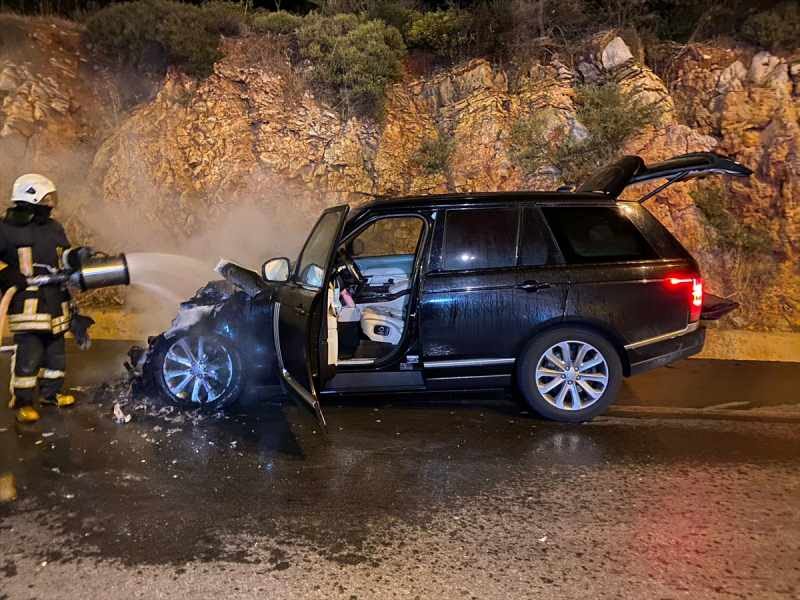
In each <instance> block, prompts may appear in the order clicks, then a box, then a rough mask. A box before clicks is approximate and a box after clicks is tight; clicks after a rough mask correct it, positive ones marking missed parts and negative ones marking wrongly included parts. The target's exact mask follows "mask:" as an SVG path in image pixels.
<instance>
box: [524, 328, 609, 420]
mask: <svg viewBox="0 0 800 600" xmlns="http://www.w3.org/2000/svg"><path fill="white" fill-rule="evenodd" d="M621 384H622V361H621V360H620V357H619V353H618V352H617V350H616V348H614V346H613V345H612V344H611V343H610V342H609V341H608V340H607V339H606V338H605V337H603V336H602V335H600V334H598V333H595V332H594V331H591V330H589V329H584V328H580V327H559V328H557V329H552V330H550V331H546V332H544V333H542V334H541V335H538V336H537V337H535V338H534V339H533V340H531V342H530V343H529V344H528V346H527V348H526V349H525V352H523V354H522V356H521V357H520V360H519V361H518V363H517V385H518V387H519V390H520V392H521V393H522V395H523V397H524V398H525V400H526V402H527V403H528V405H529V406H530V407H531V408H532V409H533V410H534V411H536V412H537V413H538V414H540V415H541V416H543V417H545V418H546V419H551V420H553V421H563V422H568V423H579V422H581V421H588V420H590V419H592V418H593V417H595V416H597V415H599V414H602V413H603V412H605V411H606V410H607V409H608V407H609V406H610V405H611V404H612V403H613V402H614V400H615V399H616V397H617V393H618V392H619V388H620V385H621Z"/></svg>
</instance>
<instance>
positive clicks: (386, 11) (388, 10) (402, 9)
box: [366, 0, 415, 38]
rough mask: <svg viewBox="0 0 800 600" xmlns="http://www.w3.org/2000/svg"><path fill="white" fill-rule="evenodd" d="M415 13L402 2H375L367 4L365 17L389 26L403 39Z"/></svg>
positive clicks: (385, 0) (381, 0)
mask: <svg viewBox="0 0 800 600" xmlns="http://www.w3.org/2000/svg"><path fill="white" fill-rule="evenodd" d="M414 14H415V11H414V10H412V9H411V8H410V7H409V6H406V5H405V4H404V3H403V2H393V1H392V0H376V1H373V2H370V3H369V6H368V7H367V9H366V15H367V17H368V18H370V19H379V20H381V21H383V22H384V23H386V24H387V25H391V26H392V27H394V28H395V29H397V31H399V32H400V34H401V35H402V36H403V37H404V38H405V37H406V36H407V34H408V30H409V28H410V27H411V22H412V20H413V19H414Z"/></svg>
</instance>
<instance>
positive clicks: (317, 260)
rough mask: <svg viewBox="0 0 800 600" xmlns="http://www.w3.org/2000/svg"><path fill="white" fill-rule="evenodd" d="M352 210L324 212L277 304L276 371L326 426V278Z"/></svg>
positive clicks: (280, 291)
mask: <svg viewBox="0 0 800 600" xmlns="http://www.w3.org/2000/svg"><path fill="white" fill-rule="evenodd" d="M348 210H349V209H348V207H347V206H337V207H335V208H331V209H329V210H326V211H325V212H324V213H322V216H321V217H320V218H319V220H318V221H317V224H316V225H315V226H314V229H313V230H312V231H311V235H309V236H308V239H307V240H306V244H305V246H304V247H303V251H302V252H301V253H300V258H299V259H298V261H297V265H296V267H295V271H294V273H293V274H292V276H291V277H290V279H289V281H288V282H286V284H285V285H283V286H282V287H281V289H280V290H279V291H278V294H277V301H276V302H275V316H274V328H275V331H274V334H275V349H276V352H277V355H278V368H279V369H280V372H281V375H282V377H283V379H284V381H286V383H287V384H288V386H289V387H290V388H292V390H293V391H294V392H295V393H296V394H297V396H298V397H299V398H300V399H301V400H302V401H303V403H304V404H305V405H306V406H307V407H308V408H309V409H311V410H312V411H313V413H314V416H315V417H316V418H317V420H318V421H319V423H320V425H321V426H322V427H323V428H324V427H325V426H326V424H325V416H324V415H323V414H322V408H321V407H320V405H319V399H318V396H317V390H316V382H315V377H316V374H317V373H318V371H319V365H318V364H317V363H318V361H319V348H318V344H319V337H320V329H319V328H320V326H321V324H322V322H323V321H324V314H325V309H326V307H325V302H326V301H327V294H326V291H325V282H326V280H327V276H326V275H327V272H328V268H329V267H330V264H331V260H332V258H333V253H334V250H335V248H336V242H337V240H338V239H339V236H340V234H341V231H342V227H343V226H344V221H345V218H346V217H347V211H348Z"/></svg>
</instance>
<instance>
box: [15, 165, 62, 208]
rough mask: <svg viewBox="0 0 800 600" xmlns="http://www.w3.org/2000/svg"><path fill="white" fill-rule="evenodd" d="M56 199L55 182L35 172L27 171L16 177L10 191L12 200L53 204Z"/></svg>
mask: <svg viewBox="0 0 800 600" xmlns="http://www.w3.org/2000/svg"><path fill="white" fill-rule="evenodd" d="M51 194H52V195H51ZM48 196H49V197H48ZM56 199H57V198H56V186H55V184H54V183H53V182H52V181H50V180H49V179H48V178H47V177H45V176H43V175H37V174H36V173H28V174H27V175H23V176H22V177H20V178H18V179H17V180H16V181H15V182H14V189H13V191H12V192H11V201H12V202H27V203H29V204H44V205H53V204H55V202H56Z"/></svg>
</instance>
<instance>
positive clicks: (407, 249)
mask: <svg viewBox="0 0 800 600" xmlns="http://www.w3.org/2000/svg"><path fill="white" fill-rule="evenodd" d="M421 233H422V219H420V218H417V217H386V218H383V219H380V220H378V221H375V222H374V223H372V224H371V225H369V226H367V228H366V229H364V231H362V232H361V233H359V234H358V235H357V236H356V238H355V239H354V240H352V241H351V242H350V249H349V250H350V252H349V253H350V256H352V257H353V258H363V257H367V256H398V255H414V254H416V253H417V244H418V243H419V238H420V234H421Z"/></svg>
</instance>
